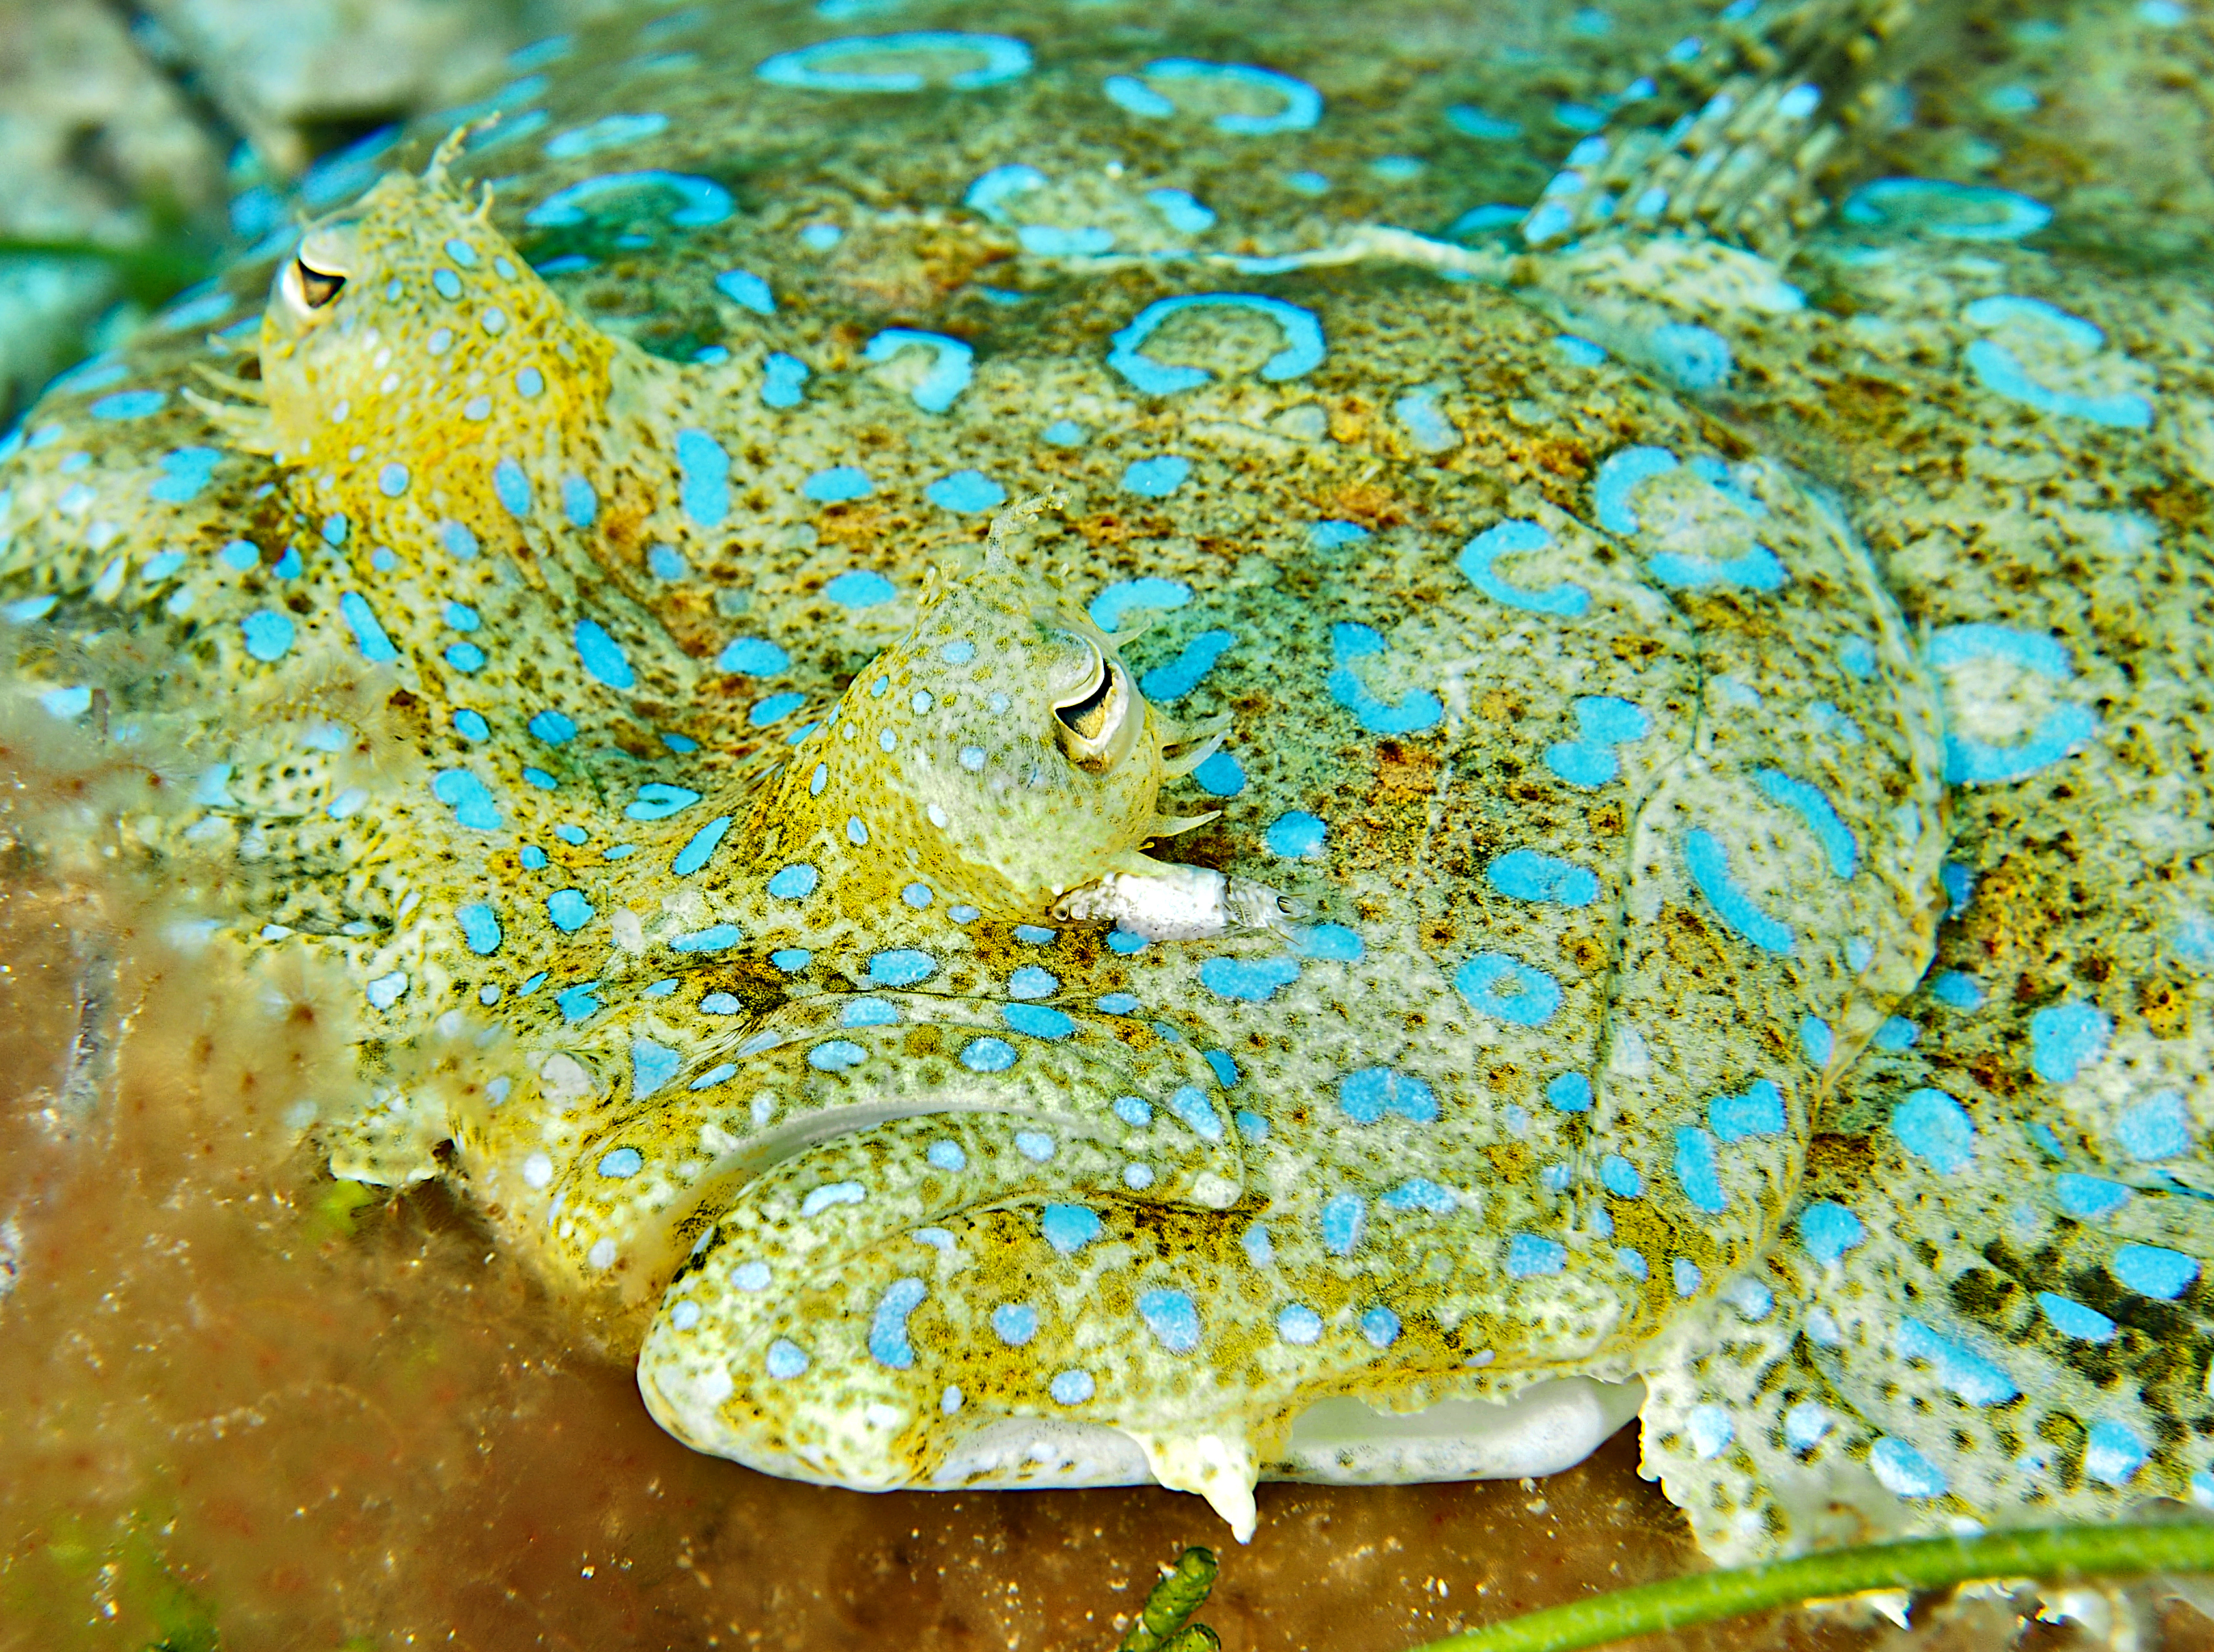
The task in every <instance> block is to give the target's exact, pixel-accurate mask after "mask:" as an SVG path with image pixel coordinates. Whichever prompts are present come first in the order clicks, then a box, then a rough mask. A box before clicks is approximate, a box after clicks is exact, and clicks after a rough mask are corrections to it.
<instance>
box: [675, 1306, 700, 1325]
mask: <svg viewBox="0 0 2214 1652" xmlns="http://www.w3.org/2000/svg"><path fill="white" fill-rule="evenodd" d="M669 1323H670V1325H674V1326H676V1329H677V1330H679V1331H689V1330H691V1329H692V1327H693V1326H694V1325H698V1324H699V1323H700V1305H699V1304H698V1303H697V1302H679V1303H678V1304H677V1305H676V1306H675V1307H673V1308H671V1309H670V1310H669Z"/></svg>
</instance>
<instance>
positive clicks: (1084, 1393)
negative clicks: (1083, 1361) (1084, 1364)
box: [1046, 1371, 1098, 1405]
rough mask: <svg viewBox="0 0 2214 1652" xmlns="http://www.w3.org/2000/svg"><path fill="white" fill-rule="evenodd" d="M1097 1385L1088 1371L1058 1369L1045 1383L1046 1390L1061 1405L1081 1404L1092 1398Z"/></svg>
mask: <svg viewBox="0 0 2214 1652" xmlns="http://www.w3.org/2000/svg"><path fill="white" fill-rule="evenodd" d="M1097 1389H1098V1384H1097V1383H1095V1382H1094V1381H1093V1380H1092V1374H1091V1373H1090V1372H1089V1371H1060V1372H1056V1373H1055V1374H1054V1379H1053V1380H1052V1381H1051V1382H1049V1383H1048V1384H1047V1385H1046V1392H1048V1393H1049V1394H1051V1395H1052V1396H1053V1397H1054V1399H1055V1401H1056V1402H1057V1403H1058V1404H1062V1405H1081V1404H1084V1402H1085V1401H1086V1400H1087V1399H1089V1398H1092V1394H1093V1393H1094V1392H1096V1391H1097Z"/></svg>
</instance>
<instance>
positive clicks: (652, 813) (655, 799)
mask: <svg viewBox="0 0 2214 1652" xmlns="http://www.w3.org/2000/svg"><path fill="white" fill-rule="evenodd" d="M699 801H700V794H699V793H698V792H694V791H693V790H692V789H691V787H689V786H670V785H669V784H667V783H666V782H664V781H661V780H649V781H647V782H646V783H645V785H643V786H639V788H638V801H637V802H635V803H633V804H632V805H629V807H627V808H626V809H625V810H624V811H623V818H624V819H626V820H666V819H668V818H669V817H670V816H671V815H673V814H676V813H677V812H679V811H682V810H685V809H689V808H690V807H691V806H692V805H694V804H695V803H697V802H699Z"/></svg>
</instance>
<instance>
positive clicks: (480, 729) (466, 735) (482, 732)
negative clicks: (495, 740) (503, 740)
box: [454, 707, 492, 740]
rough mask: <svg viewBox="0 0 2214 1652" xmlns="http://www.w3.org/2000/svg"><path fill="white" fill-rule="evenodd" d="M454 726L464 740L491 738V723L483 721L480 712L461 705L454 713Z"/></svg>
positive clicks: (482, 715) (482, 714)
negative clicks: (460, 708)
mask: <svg viewBox="0 0 2214 1652" xmlns="http://www.w3.org/2000/svg"><path fill="white" fill-rule="evenodd" d="M454 726H455V727H456V729H459V730H460V731H461V733H462V738H463V739H465V740H489V739H491V738H492V725H491V724H489V723H487V722H486V721H485V719H484V713H482V712H474V711H470V710H468V708H467V707H463V708H462V710H460V711H457V712H456V713H454Z"/></svg>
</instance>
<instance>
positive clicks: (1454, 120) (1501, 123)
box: [1446, 103, 1522, 217]
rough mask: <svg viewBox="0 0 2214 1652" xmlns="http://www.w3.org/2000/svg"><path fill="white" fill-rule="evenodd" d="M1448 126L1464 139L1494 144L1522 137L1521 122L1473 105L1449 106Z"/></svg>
mask: <svg viewBox="0 0 2214 1652" xmlns="http://www.w3.org/2000/svg"><path fill="white" fill-rule="evenodd" d="M1446 125H1448V126H1451V127H1452V128H1453V130H1454V131H1455V132H1459V133H1460V134H1461V135H1462V136H1463V137H1464V138H1483V139H1485V140H1487V141H1489V142H1493V143H1505V142H1507V141H1508V140H1509V139H1511V138H1520V137H1521V136H1522V123H1521V122H1520V121H1519V120H1508V119H1503V118H1502V117H1501V116H1499V115H1495V114H1486V113H1484V112H1483V110H1481V109H1479V108H1477V107H1476V106H1475V105H1474V104H1472V103H1455V104H1453V105H1451V106H1449V107H1447V108H1446ZM1515 216H1516V217H1520V216H1521V213H1520V211H1517V212H1516V214H1515Z"/></svg>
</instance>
